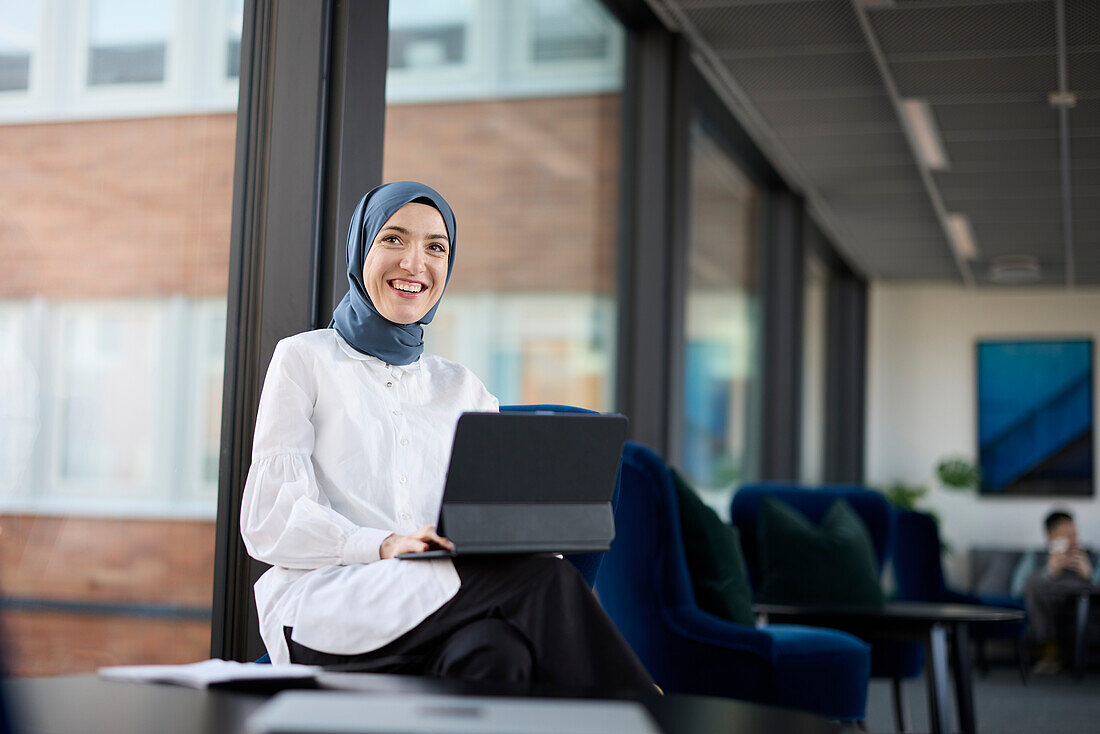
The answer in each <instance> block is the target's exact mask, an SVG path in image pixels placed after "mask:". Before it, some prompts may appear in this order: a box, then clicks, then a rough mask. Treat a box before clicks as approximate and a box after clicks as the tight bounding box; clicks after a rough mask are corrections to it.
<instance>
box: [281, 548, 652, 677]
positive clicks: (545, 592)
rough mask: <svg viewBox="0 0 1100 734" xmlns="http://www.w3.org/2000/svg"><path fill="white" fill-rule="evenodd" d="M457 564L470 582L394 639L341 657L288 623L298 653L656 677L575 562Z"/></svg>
mask: <svg viewBox="0 0 1100 734" xmlns="http://www.w3.org/2000/svg"><path fill="white" fill-rule="evenodd" d="M408 563H415V561H408ZM455 567H456V568H457V570H458V575H459V578H460V579H461V580H462V586H461V588H460V589H459V590H458V593H457V594H455V596H454V597H453V598H452V599H451V600H450V601H448V602H447V603H446V604H444V605H443V606H442V607H440V608H439V609H437V610H436V611H435V612H433V613H432V614H431V615H429V616H428V617H427V618H426V619H425V620H424V621H423V622H421V623H420V624H419V625H417V626H416V627H415V628H413V629H412V630H410V631H408V632H406V633H405V634H404V635H402V636H401V637H399V638H398V639H396V640H394V641H393V642H390V643H389V644H387V645H385V646H383V647H381V648H379V649H377V650H373V651H371V652H368V653H362V654H359V655H332V654H329V653H324V652H319V651H317V650H312V649H310V648H308V647H305V646H304V645H300V644H298V643H297V642H294V641H293V640H291V639H290V634H291V631H292V630H291V629H290V628H289V627H288V628H286V630H285V632H286V639H287V644H288V645H289V647H290V659H291V661H292V662H295V663H306V664H310V665H325V666H341V667H347V668H354V669H356V670H361V671H367V672H375V673H409V674H415V675H435V676H441V677H453V678H465V679H474V680H505V681H527V682H531V683H536V684H556V685H567V686H571V687H583V688H598V689H603V690H637V689H645V688H650V687H651V686H652V685H653V679H652V678H651V677H650V676H649V673H647V672H646V670H645V668H644V667H643V666H642V664H641V661H639V660H638V658H637V656H636V655H635V654H634V652H633V650H631V649H630V646H629V645H628V644H627V642H626V640H624V639H623V637H622V635H621V634H620V633H619V630H618V629H617V628H616V627H615V624H614V623H613V622H612V621H611V619H610V618H609V617H608V616H607V613H606V612H605V611H604V610H603V607H601V606H600V603H599V601H598V600H597V599H596V597H595V595H594V594H593V593H592V590H591V589H589V588H588V584H587V583H585V581H584V579H583V577H581V575H580V574H579V573H578V572H577V570H576V569H575V568H574V567H573V564H571V563H569V562H568V561H564V560H561V559H559V558H556V557H554V556H551V555H535V556H502V557H496V556H490V557H486V556H478V557H472V558H456V559H455Z"/></svg>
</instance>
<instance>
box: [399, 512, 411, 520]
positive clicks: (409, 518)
mask: <svg viewBox="0 0 1100 734" xmlns="http://www.w3.org/2000/svg"><path fill="white" fill-rule="evenodd" d="M401 519H402V520H411V519H412V516H411V515H409V513H407V512H402V513H401Z"/></svg>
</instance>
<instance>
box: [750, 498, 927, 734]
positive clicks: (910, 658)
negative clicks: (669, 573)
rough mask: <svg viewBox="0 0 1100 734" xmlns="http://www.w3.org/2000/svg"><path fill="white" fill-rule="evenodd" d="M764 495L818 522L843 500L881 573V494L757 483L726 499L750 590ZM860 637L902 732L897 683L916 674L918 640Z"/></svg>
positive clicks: (885, 543)
mask: <svg viewBox="0 0 1100 734" xmlns="http://www.w3.org/2000/svg"><path fill="white" fill-rule="evenodd" d="M765 494H767V495H770V496H772V497H775V498H776V499H779V500H782V501H784V502H786V503H788V504H789V505H791V506H792V507H795V508H797V509H798V510H800V511H801V512H803V513H804V514H805V515H806V516H807V517H808V518H809V519H810V520H812V521H813V522H815V523H820V522H821V520H822V519H823V518H824V516H825V513H826V512H828V510H829V508H830V507H832V505H833V503H834V502H835V501H836V500H838V499H841V498H843V499H845V500H846V501H847V502H848V503H849V504H850V505H851V506H852V509H854V510H855V511H856V514H858V515H859V516H860V518H861V519H862V520H863V523H864V525H866V526H867V530H868V532H869V533H870V536H871V542H872V544H873V545H874V549H875V558H876V560H877V562H878V569H879V571H880V572H881V571H882V568H883V566H884V565H885V563H886V561H887V560H888V559H889V557H890V551H891V549H892V547H893V541H894V527H895V526H894V512H893V509H892V508H891V507H890V503H889V502H887V501H886V499H885V498H884V497H883V496H882V495H881V494H879V493H878V492H875V491H873V490H870V489H867V488H866V487H862V486H859V485H855V484H835V485H824V486H820V487H808V486H806V485H800V484H786V483H780V482H762V483H758V484H749V485H745V486H743V487H741V488H740V489H739V490H738V491H737V492H736V493H735V494H734V496H733V499H732V501H731V503H730V522H732V523H733V525H735V526H737V529H738V530H739V531H740V533H741V547H742V549H743V551H744V554H745V563H746V565H747V566H748V569H749V578H750V580H751V581H752V584H753V588H759V587H760V583H761V569H760V557H759V553H758V551H757V533H756V528H757V518H758V516H759V514H760V500H761V498H762V497H763V496H764V495H765ZM864 639H865V640H866V641H867V642H868V643H870V645H871V677H872V678H889V679H890V680H891V681H892V682H893V694H894V718H895V722H896V724H897V727H898V729H899V730H900V731H905V729H906V722H905V719H906V715H905V705H904V698H903V695H902V686H901V681H902V680H903V679H905V678H915V677H916V676H918V675H920V673H921V670H922V669H923V667H924V648H923V646H922V645H921V643H919V642H914V641H909V640H895V639H884V638H877V637H865V638H864Z"/></svg>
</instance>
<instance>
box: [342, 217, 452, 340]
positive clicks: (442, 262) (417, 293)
mask: <svg viewBox="0 0 1100 734" xmlns="http://www.w3.org/2000/svg"><path fill="white" fill-rule="evenodd" d="M445 231H446V227H445V225H444V224H443V215H442V214H440V213H439V210H438V209H436V208H435V207H434V206H430V205H428V204H421V203H417V202H413V203H409V204H406V205H405V206H403V207H401V208H400V209H398V210H397V212H396V213H395V214H394V215H393V216H392V217H390V218H389V219H388V220H387V221H386V224H385V225H384V226H383V227H382V230H381V231H380V232H379V233H378V236H377V237H375V238H374V242H373V243H372V244H371V248H370V251H369V252H368V253H367V257H366V260H365V261H364V262H363V285H365V286H366V288H367V295H369V296H370V298H371V301H373V302H374V306H375V308H377V309H378V313H380V314H381V315H382V316H383V317H384V318H385V319H387V320H388V321H392V322H393V323H395V324H413V323H416V322H417V321H419V320H420V319H421V318H423V317H424V315H425V314H427V313H428V311H429V310H431V308H432V307H433V306H435V304H436V303H438V302H439V298H440V296H442V295H443V288H444V287H445V286H446V284H447V271H448V269H449V268H448V263H449V261H450V257H449V254H450V250H451V248H450V238H448V237H447V235H446V234H441V233H442V232H445Z"/></svg>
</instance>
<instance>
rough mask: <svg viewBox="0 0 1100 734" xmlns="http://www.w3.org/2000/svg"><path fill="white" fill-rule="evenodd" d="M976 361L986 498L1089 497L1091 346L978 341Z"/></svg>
mask: <svg viewBox="0 0 1100 734" xmlns="http://www.w3.org/2000/svg"><path fill="white" fill-rule="evenodd" d="M977 362H978V455H979V462H980V464H981V471H982V481H981V492H982V493H983V494H990V495H1091V494H1092V493H1093V450H1092V448H1093V438H1092V423H1093V402H1092V340H1091V339H1064V340H1058V341H1038V340H1019V341H980V342H978V360H977Z"/></svg>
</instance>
